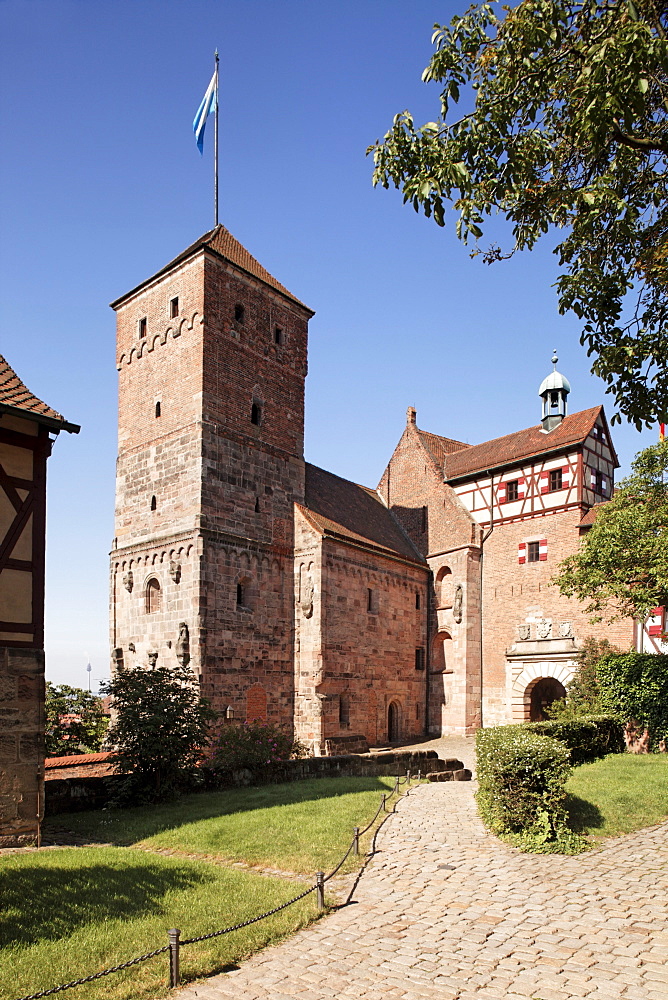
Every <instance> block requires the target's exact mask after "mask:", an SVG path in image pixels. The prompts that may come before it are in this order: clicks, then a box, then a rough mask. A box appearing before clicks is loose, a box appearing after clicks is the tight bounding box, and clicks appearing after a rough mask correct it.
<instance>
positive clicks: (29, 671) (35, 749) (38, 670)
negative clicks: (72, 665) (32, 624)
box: [0, 646, 44, 847]
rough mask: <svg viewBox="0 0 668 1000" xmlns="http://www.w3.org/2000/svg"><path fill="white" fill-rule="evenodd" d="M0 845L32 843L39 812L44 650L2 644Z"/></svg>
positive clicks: (41, 801) (0, 667)
mask: <svg viewBox="0 0 668 1000" xmlns="http://www.w3.org/2000/svg"><path fill="white" fill-rule="evenodd" d="M0 703H1V704H2V707H1V708H0V829H1V830H2V835H0V847H16V846H20V845H22V844H30V843H32V842H33V841H34V840H35V839H36V837H37V830H38V814H41V813H42V811H43V789H44V782H43V767H42V763H43V760H44V652H43V651H42V650H40V649H18V648H12V647H8V646H0Z"/></svg>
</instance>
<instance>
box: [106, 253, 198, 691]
mask: <svg viewBox="0 0 668 1000" xmlns="http://www.w3.org/2000/svg"><path fill="white" fill-rule="evenodd" d="M175 298H177V299H178V315H177V316H175V317H172V316H171V311H172V308H171V302H172V300H173V299H175ZM203 313H204V296H203V261H202V258H201V257H199V258H195V259H194V260H191V261H187V262H186V263H185V264H182V265H181V266H180V267H178V268H175V269H174V270H173V271H171V272H169V273H167V274H166V275H163V276H162V277H159V278H157V279H156V280H154V281H153V282H151V283H150V284H149V285H148V286H147V287H145V288H143V289H142V290H140V291H139V292H138V293H137V294H135V295H130V297H129V298H127V299H125V300H124V301H123V302H122V303H121V304H120V306H119V307H118V309H117V358H118V361H117V364H118V371H119V431H118V448H119V451H118V461H117V479H116V530H115V539H114V544H113V548H112V553H111V581H110V591H111V608H110V630H111V636H110V638H111V649H112V656H113V655H114V654H113V651H114V650H117V649H121V650H122V662H123V663H124V664H125V665H133V666H134V665H142V666H146V664H147V662H148V654H149V652H157V653H158V657H159V659H158V662H159V663H160V664H161V665H170V664H172V665H174V664H175V663H176V643H177V640H178V637H179V624H180V623H181V622H185V623H186V625H187V628H188V630H189V639H190V656H191V662H190V666H191V668H192V669H194V671H195V673H196V674H199V673H200V671H201V663H200V644H201V639H202V634H201V630H200V629H199V627H198V626H199V603H200V589H201V584H200V579H199V577H200V572H199V557H200V554H201V553H200V547H201V546H200V544H199V541H198V538H197V526H198V524H199V519H200V502H201V501H200V497H201V486H200V484H201V477H202V444H201V436H202V430H201V381H202V356H203V333H202V323H203ZM142 333H144V336H141V334H142ZM157 404H159V410H158V409H157ZM153 498H155V504H153ZM154 505H155V509H152V507H153V506H154ZM151 581H157V583H158V584H159V587H160V597H159V601H158V602H157V605H158V606H157V607H150V606H149V605H150V601H149V593H148V588H149V586H152V584H151ZM153 603H154V604H155V603H156V602H153ZM131 647H134V649H133V648H131Z"/></svg>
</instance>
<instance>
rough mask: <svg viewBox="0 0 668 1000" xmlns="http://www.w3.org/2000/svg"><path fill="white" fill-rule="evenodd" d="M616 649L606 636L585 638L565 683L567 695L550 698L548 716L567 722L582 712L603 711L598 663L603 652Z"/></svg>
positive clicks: (593, 712)
mask: <svg viewBox="0 0 668 1000" xmlns="http://www.w3.org/2000/svg"><path fill="white" fill-rule="evenodd" d="M619 652H620V651H619V649H617V648H616V647H615V646H613V645H612V644H611V643H610V642H608V640H607V639H594V638H592V637H591V636H589V637H588V638H587V639H585V640H584V642H583V644H582V649H581V650H580V651H579V653H578V654H577V668H576V671H575V674H574V675H573V679H572V681H571V682H570V684H569V685H568V689H567V693H566V698H565V699H563V698H562V699H560V700H559V701H554V702H552V704H551V705H550V707H549V709H548V716H549V718H550V719H558V720H559V721H560V722H566V721H571V720H573V719H579V718H581V717H582V716H583V715H599V714H600V713H602V712H603V711H604V709H605V707H606V706H604V704H603V700H602V696H601V690H600V686H599V681H598V663H599V661H600V660H601V659H602V658H603V657H604V656H610V655H612V654H614V653H619ZM547 735H549V734H547Z"/></svg>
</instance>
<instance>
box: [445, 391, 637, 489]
mask: <svg viewBox="0 0 668 1000" xmlns="http://www.w3.org/2000/svg"><path fill="white" fill-rule="evenodd" d="M600 416H603V421H604V422H605V415H604V414H603V407H602V406H593V407H592V408H591V409H590V410H581V411H580V412H579V413H573V414H571V415H570V416H568V417H564V419H563V420H562V422H561V423H560V424H558V426H557V427H555V428H554V430H552V431H550V432H549V433H547V434H546V433H545V431H544V430H543V426H542V424H536V426H535V427H527V428H526V429H525V430H523V431H515V433H514V434H505V435H504V436H503V437H499V438H494V439H493V440H491V441H485V442H483V444H475V445H472V446H471V447H470V448H465V449H462V450H461V451H457V452H455V453H454V454H452V455H448V456H447V457H446V460H445V478H446V480H447V481H448V482H452V481H453V480H455V479H463V478H465V477H466V476H472V475H475V474H476V473H480V472H486V471H487V470H488V469H490V470H491V469H498V468H501V467H503V466H507V465H517V464H519V463H520V462H524V461H526V460H527V459H530V458H535V457H537V456H538V455H547V454H550V453H551V452H560V451H565V450H566V449H567V448H571V447H573V446H575V445H578V444H582V443H583V442H584V440H585V439H586V437H587V436H588V434H590V432H591V430H592V428H593V427H594V424H595V423H596V421H597V419H598V418H599V417H600ZM608 440H609V437H608ZM610 447H611V450H612V445H611V446H610ZM612 453H613V455H614V457H615V460H616V458H617V456H616V455H615V453H614V450H613V452H612Z"/></svg>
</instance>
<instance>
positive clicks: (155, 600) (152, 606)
mask: <svg viewBox="0 0 668 1000" xmlns="http://www.w3.org/2000/svg"><path fill="white" fill-rule="evenodd" d="M161 605H162V591H161V590H160V582H159V580H156V578H155V577H154V576H152V577H151V579H150V580H149V581H148V583H147V584H146V614H147V615H152V614H153V613H154V612H155V611H159V610H160V607H161Z"/></svg>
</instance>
